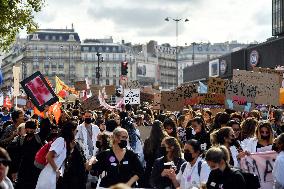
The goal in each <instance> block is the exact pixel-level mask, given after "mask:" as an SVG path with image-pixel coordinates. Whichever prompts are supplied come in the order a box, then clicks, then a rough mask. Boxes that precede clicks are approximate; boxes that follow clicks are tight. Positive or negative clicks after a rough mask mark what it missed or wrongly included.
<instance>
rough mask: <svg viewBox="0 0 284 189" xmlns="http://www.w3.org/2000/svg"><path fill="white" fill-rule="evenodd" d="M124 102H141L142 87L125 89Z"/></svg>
mask: <svg viewBox="0 0 284 189" xmlns="http://www.w3.org/2000/svg"><path fill="white" fill-rule="evenodd" d="M124 104H140V89H124Z"/></svg>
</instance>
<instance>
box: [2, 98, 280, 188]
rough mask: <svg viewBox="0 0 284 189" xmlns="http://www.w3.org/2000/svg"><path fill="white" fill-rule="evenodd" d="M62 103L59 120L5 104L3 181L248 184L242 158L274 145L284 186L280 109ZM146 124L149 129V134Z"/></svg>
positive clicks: (10, 184)
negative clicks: (93, 107) (143, 135)
mask: <svg viewBox="0 0 284 189" xmlns="http://www.w3.org/2000/svg"><path fill="white" fill-rule="evenodd" d="M61 111H62V113H61V116H60V118H59V121H58V122H56V121H55V119H54V117H53V116H52V114H49V113H48V107H46V108H45V111H44V112H43V117H40V116H38V115H36V114H33V111H31V110H28V109H25V108H24V109H16V108H12V109H10V110H9V109H7V108H2V109H1V114H0V119H1V120H0V121H1V133H0V146H1V147H0V188H3V189H12V188H16V189H35V188H36V189H55V188H57V189H84V188H85V189H89V188H98V187H103V188H130V187H132V188H133V187H136V188H159V189H165V188H168V189H170V188H181V189H188V188H190V189H191V188H207V189H220V188H223V189H245V188H248V189H249V188H252V186H251V185H249V183H248V180H247V178H246V176H245V173H244V172H243V171H241V170H240V169H239V168H240V159H241V158H243V157H245V156H250V154H252V153H255V152H260V151H261V152H263V151H272V150H273V151H276V152H278V156H277V158H276V160H275V166H274V169H273V172H272V174H273V179H274V183H273V187H274V188H275V189H283V188H284V125H282V111H281V110H275V111H274V112H273V116H272V114H271V115H270V116H268V115H267V113H266V114H265V113H263V112H261V111H259V110H254V111H252V112H249V113H243V112H234V111H232V110H224V111H222V112H219V113H217V114H216V115H214V114H213V113H212V112H211V111H210V109H192V108H191V107H185V108H184V109H183V110H182V111H180V112H168V111H166V112H163V111H157V110H152V109H151V105H149V104H147V103H145V104H144V105H141V106H131V105H125V106H122V109H120V110H116V109H115V110H107V109H104V108H102V109H100V110H94V111H90V110H85V111H83V110H82V109H81V106H80V103H79V102H78V101H77V102H76V103H75V104H68V105H67V106H65V108H62V110H61ZM141 127H149V129H150V130H151V131H150V134H149V136H147V138H146V140H143V139H142V138H141V133H140V129H139V128H141ZM40 158H41V159H43V162H40V161H39V159H40ZM123 184H124V185H123ZM256 188H257V186H256ZM252 189H253V188H252Z"/></svg>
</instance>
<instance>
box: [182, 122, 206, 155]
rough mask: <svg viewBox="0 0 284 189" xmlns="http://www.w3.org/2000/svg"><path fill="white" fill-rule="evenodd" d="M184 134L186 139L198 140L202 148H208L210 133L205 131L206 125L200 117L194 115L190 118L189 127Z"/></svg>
mask: <svg viewBox="0 0 284 189" xmlns="http://www.w3.org/2000/svg"><path fill="white" fill-rule="evenodd" d="M186 134H187V140H190V139H195V140H198V141H199V142H200V145H201V149H202V150H207V149H209V148H210V146H211V143H210V135H209V134H208V133H207V132H206V126H205V123H204V120H203V119H202V118H201V117H195V118H194V119H192V120H191V128H189V129H187V133H186Z"/></svg>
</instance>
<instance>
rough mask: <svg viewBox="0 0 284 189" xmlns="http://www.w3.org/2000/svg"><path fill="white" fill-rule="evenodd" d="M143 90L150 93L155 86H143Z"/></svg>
mask: <svg viewBox="0 0 284 189" xmlns="http://www.w3.org/2000/svg"><path fill="white" fill-rule="evenodd" d="M141 89H142V90H141V92H143V93H149V94H152V93H153V88H152V86H144V87H142V88H141Z"/></svg>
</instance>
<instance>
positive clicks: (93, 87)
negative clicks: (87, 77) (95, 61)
mask: <svg viewBox="0 0 284 189" xmlns="http://www.w3.org/2000/svg"><path fill="white" fill-rule="evenodd" d="M101 89H102V87H101V86H99V85H91V86H90V90H91V92H92V95H97V96H99V94H100V90H101Z"/></svg>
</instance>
